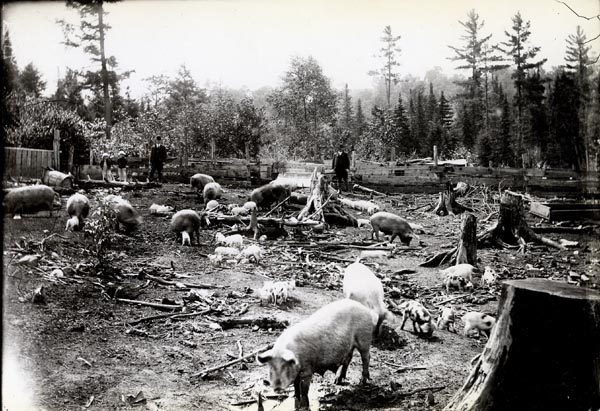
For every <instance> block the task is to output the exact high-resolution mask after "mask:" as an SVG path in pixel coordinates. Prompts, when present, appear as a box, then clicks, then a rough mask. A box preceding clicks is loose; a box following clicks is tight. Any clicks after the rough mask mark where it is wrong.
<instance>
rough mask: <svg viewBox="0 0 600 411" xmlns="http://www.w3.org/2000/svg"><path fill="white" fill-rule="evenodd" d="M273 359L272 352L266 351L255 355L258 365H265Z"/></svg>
mask: <svg viewBox="0 0 600 411" xmlns="http://www.w3.org/2000/svg"><path fill="white" fill-rule="evenodd" d="M272 358H273V350H268V351H265V352H263V353H260V354H257V355H256V361H258V363H259V364H266V363H268V362H269V361H271V359H272Z"/></svg>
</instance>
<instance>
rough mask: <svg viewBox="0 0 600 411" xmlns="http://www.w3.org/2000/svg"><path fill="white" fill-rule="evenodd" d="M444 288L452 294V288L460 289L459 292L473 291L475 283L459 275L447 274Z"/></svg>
mask: <svg viewBox="0 0 600 411" xmlns="http://www.w3.org/2000/svg"><path fill="white" fill-rule="evenodd" d="M444 286H445V287H446V292H447V293H449V292H450V287H454V288H458V289H459V290H472V289H473V283H472V282H471V281H469V280H467V279H466V278H464V277H462V276H460V275H458V274H447V275H446V278H444Z"/></svg>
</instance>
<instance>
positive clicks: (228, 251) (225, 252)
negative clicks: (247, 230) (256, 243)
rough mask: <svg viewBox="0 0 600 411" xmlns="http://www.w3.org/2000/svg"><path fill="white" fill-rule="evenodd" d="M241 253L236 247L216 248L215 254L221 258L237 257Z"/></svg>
mask: <svg viewBox="0 0 600 411" xmlns="http://www.w3.org/2000/svg"><path fill="white" fill-rule="evenodd" d="M239 253H240V250H239V249H238V248H234V247H217V248H215V254H216V255H220V256H229V257H235V256H237V255H238V254H239Z"/></svg>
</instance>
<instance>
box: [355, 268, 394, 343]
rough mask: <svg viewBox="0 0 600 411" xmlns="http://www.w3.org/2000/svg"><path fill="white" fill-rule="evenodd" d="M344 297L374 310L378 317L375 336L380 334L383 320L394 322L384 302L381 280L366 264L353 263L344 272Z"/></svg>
mask: <svg viewBox="0 0 600 411" xmlns="http://www.w3.org/2000/svg"><path fill="white" fill-rule="evenodd" d="M343 290H344V297H346V298H349V299H351V300H354V301H358V302H359V303H361V304H362V305H364V306H365V307H367V308H369V309H371V310H373V312H375V314H376V315H377V324H376V326H375V329H374V333H375V334H374V335H375V336H376V335H378V334H379V327H380V326H381V323H382V322H383V320H385V319H388V320H390V321H391V320H393V315H392V313H390V312H389V311H388V309H387V307H386V306H385V303H384V302H383V285H382V284H381V280H379V278H377V277H376V276H375V274H373V272H372V271H371V270H370V269H369V267H367V266H366V265H364V264H361V263H359V262H356V263H352V264H350V265H349V266H348V267H346V269H345V270H344V282H343Z"/></svg>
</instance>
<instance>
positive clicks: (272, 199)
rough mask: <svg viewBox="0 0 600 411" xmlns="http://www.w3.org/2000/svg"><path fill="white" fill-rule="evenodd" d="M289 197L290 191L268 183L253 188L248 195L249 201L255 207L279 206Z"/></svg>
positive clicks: (281, 186) (284, 187)
mask: <svg viewBox="0 0 600 411" xmlns="http://www.w3.org/2000/svg"><path fill="white" fill-rule="evenodd" d="M290 195H291V190H290V189H289V187H286V186H284V185H281V184H275V183H273V182H270V183H269V184H265V185H264V186H262V187H258V188H255V189H254V190H253V191H252V193H250V201H253V202H254V203H255V204H256V206H257V207H262V208H265V207H268V206H270V205H272V204H279V203H280V202H282V201H283V200H285V199H286V198H288V197H289V196H290Z"/></svg>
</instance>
